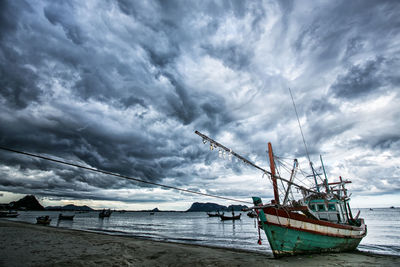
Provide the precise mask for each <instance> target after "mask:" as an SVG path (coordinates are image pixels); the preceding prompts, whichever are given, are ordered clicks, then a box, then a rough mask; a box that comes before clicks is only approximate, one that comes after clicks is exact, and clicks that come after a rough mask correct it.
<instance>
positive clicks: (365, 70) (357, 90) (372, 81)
mask: <svg viewBox="0 0 400 267" xmlns="http://www.w3.org/2000/svg"><path fill="white" fill-rule="evenodd" d="M382 61H383V59H382V58H379V59H376V60H371V61H368V62H366V63H365V64H364V65H363V66H359V65H356V66H352V67H351V68H350V69H349V70H348V72H347V73H346V74H344V75H339V76H338V77H337V80H336V82H335V83H334V84H333V85H332V86H331V90H332V92H333V93H334V94H335V95H336V96H338V97H344V98H354V97H359V96H364V95H367V94H369V93H371V92H374V91H375V92H376V91H378V90H379V88H380V87H381V86H382V85H383V81H382V79H383V77H382V74H381V73H380V69H381V68H380V66H381V65H382Z"/></svg>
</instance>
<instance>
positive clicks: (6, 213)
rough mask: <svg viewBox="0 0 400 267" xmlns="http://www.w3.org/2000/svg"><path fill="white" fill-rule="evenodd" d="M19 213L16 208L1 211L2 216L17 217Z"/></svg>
mask: <svg viewBox="0 0 400 267" xmlns="http://www.w3.org/2000/svg"><path fill="white" fill-rule="evenodd" d="M18 215H19V213H18V212H17V211H14V210H9V211H0V218H16V217H18Z"/></svg>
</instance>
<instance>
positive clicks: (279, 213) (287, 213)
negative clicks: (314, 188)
mask: <svg viewBox="0 0 400 267" xmlns="http://www.w3.org/2000/svg"><path fill="white" fill-rule="evenodd" d="M263 211H264V213H265V214H270V215H274V216H279V217H284V218H289V219H294V220H297V221H302V222H308V223H312V224H317V225H323V226H329V227H333V228H339V229H346V230H354V231H362V230H363V228H361V227H356V226H350V225H343V224H337V223H332V222H327V221H321V220H314V219H310V218H307V216H305V215H303V214H299V213H295V212H291V211H287V210H284V209H279V208H274V207H267V208H264V209H263Z"/></svg>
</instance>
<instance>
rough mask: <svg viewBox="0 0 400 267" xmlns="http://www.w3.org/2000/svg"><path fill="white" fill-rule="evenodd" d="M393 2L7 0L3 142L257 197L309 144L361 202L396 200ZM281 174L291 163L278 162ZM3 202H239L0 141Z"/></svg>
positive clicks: (0, 55) (399, 23)
mask: <svg viewBox="0 0 400 267" xmlns="http://www.w3.org/2000/svg"><path fill="white" fill-rule="evenodd" d="M398 10H400V2H399V1H395V0H393V1H239V0H237V1H222V0H221V1H183V0H182V1H172V0H168V1H128V0H119V1H111V0H110V1H94V0H93V1H79V0H76V1H73V0H71V1H35V0H32V1H24V0H16V1H1V2H0V102H1V105H0V145H1V146H4V147H9V148H13V149H17V150H22V151H26V152H30V153H35V154H40V155H44V156H48V157H52V158H56V159H63V160H66V161H68V162H72V163H76V164H81V165H84V166H88V167H93V168H98V169H102V170H106V171H110V172H114V173H119V174H123V175H127V176H131V177H135V178H139V179H143V180H146V181H153V182H157V183H163V184H167V185H170V186H176V187H182V188H186V189H190V190H197V191H200V192H203V193H210V194H216V195H221V196H225V197H231V198H235V199H242V200H246V201H249V200H250V197H251V196H252V195H259V196H262V197H263V198H265V199H266V200H269V199H271V198H272V195H273V193H272V189H271V185H270V182H269V180H268V178H267V177H265V176H264V177H263V176H262V173H261V172H260V171H258V170H256V169H254V168H251V167H249V166H246V165H243V164H240V163H238V162H236V161H235V160H229V158H226V159H223V158H222V159H221V158H219V156H218V152H216V151H210V150H209V148H208V145H204V144H203V142H202V140H201V138H200V137H198V136H197V135H195V134H194V131H195V130H198V131H200V132H202V133H205V134H207V135H208V136H210V137H212V138H214V139H215V140H217V141H219V142H220V143H222V144H224V145H225V146H227V147H230V148H232V149H233V150H234V151H235V152H237V153H239V154H241V155H243V156H244V157H246V158H249V159H251V160H252V161H253V162H255V163H256V164H258V165H260V166H262V167H265V168H268V163H267V157H266V150H267V142H272V144H273V147H274V151H275V154H276V155H278V156H281V157H284V158H287V160H286V161H287V162H288V164H289V165H290V164H291V159H293V158H295V157H296V158H299V160H300V168H301V169H302V170H304V171H308V164H307V162H306V161H305V155H306V154H305V149H304V145H303V142H302V138H301V134H300V131H299V127H298V124H297V119H296V115H295V112H294V109H293V105H292V102H291V98H290V93H289V90H288V88H291V90H292V93H293V97H294V99H295V101H296V105H297V109H298V113H299V117H300V121H301V123H302V127H303V132H304V135H305V139H306V142H307V145H308V150H309V152H310V157H311V160H312V161H314V163H315V165H319V155H320V154H322V156H323V157H324V163H325V165H326V169H327V172H328V177H329V179H330V181H334V180H337V179H338V177H339V175H341V176H343V177H344V178H345V179H351V180H352V181H353V183H352V184H351V185H350V186H349V188H350V189H351V191H352V193H353V195H352V197H353V207H369V206H373V207H379V206H383V207H384V206H389V205H390V206H391V205H400V179H399V178H400V167H399V166H400V95H399V92H400V75H399V69H400V16H399V15H398ZM282 174H283V173H282ZM0 193H1V194H0V203H1V202H8V201H9V200H10V199H18V198H19V197H20V196H22V195H24V194H35V195H37V196H39V197H41V199H42V203H44V205H59V204H65V203H71V202H74V203H75V204H87V205H90V206H92V207H115V208H131V209H142V208H154V207H159V208H161V209H180V210H185V209H187V208H188V207H189V206H190V203H192V202H194V201H201V202H216V203H220V204H224V205H226V204H231V203H229V202H226V201H222V200H218V199H212V198H207V197H200V196H196V195H190V194H186V193H180V192H177V191H173V190H165V189H161V188H157V187H150V186H146V185H143V184H139V183H135V182H131V181H126V180H123V179H119V178H116V177H110V176H105V175H100V174H98V173H91V172H88V171H84V170H80V169H76V168H72V167H65V166H61V165H57V164H55V163H51V162H45V161H43V160H39V159H35V158H29V157H27V156H22V155H18V154H13V153H10V152H5V151H0Z"/></svg>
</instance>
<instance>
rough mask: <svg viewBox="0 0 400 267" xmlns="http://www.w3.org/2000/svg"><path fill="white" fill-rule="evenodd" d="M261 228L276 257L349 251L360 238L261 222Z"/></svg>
mask: <svg viewBox="0 0 400 267" xmlns="http://www.w3.org/2000/svg"><path fill="white" fill-rule="evenodd" d="M263 228H264V231H265V233H266V235H267V238H268V241H269V244H270V246H271V249H272V251H273V253H274V255H275V256H276V257H281V256H285V255H296V254H308V253H320V252H341V251H350V250H354V249H356V248H357V246H358V244H359V243H360V241H361V239H362V238H345V237H333V236H326V235H319V234H314V233H308V232H303V231H298V230H294V229H289V228H286V227H281V226H276V225H268V224H263Z"/></svg>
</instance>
